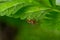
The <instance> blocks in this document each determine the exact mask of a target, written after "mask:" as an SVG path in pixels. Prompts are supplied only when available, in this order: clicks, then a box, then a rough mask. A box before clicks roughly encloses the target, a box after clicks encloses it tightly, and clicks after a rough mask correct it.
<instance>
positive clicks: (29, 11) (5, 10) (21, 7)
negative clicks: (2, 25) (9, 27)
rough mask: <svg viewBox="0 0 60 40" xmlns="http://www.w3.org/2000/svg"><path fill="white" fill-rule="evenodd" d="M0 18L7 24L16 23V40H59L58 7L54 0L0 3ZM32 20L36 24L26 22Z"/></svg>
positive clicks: (59, 17)
mask: <svg viewBox="0 0 60 40" xmlns="http://www.w3.org/2000/svg"><path fill="white" fill-rule="evenodd" d="M0 16H3V17H1V18H3V19H2V20H6V22H7V23H11V24H15V23H16V25H17V27H18V30H19V31H18V35H17V37H16V40H20V39H21V40H59V37H60V5H58V4H56V0H11V1H7V2H3V3H2V1H1V3H0ZM32 19H33V20H36V21H37V23H36V24H29V23H27V22H26V21H27V20H32ZM20 27H21V28H20ZM20 30H21V31H20Z"/></svg>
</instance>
